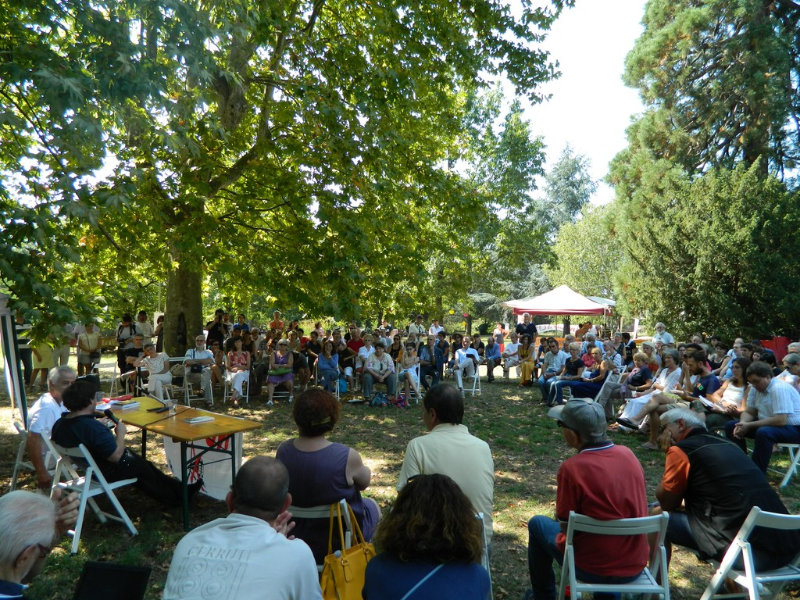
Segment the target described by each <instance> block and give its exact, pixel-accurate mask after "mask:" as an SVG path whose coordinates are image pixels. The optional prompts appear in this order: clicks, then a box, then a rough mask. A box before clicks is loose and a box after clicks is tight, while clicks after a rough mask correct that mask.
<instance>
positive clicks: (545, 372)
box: [539, 338, 569, 402]
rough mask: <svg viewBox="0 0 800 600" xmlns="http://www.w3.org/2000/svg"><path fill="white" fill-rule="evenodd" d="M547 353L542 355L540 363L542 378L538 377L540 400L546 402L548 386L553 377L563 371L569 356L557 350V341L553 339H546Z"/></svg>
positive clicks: (548, 394)
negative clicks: (540, 392) (542, 360)
mask: <svg viewBox="0 0 800 600" xmlns="http://www.w3.org/2000/svg"><path fill="white" fill-rule="evenodd" d="M545 341H546V344H547V347H548V351H547V353H546V354H545V355H544V362H543V363H542V376H541V377H539V389H540V390H541V391H542V399H543V400H544V401H545V402H547V398H548V397H549V396H550V384H551V383H553V381H554V379H553V378H554V377H555V376H556V375H560V374H561V371H563V370H564V365H565V364H566V362H567V359H568V358H569V354H567V353H566V352H564V351H563V350H559V349H558V341H557V340H556V339H555V338H547V340H545Z"/></svg>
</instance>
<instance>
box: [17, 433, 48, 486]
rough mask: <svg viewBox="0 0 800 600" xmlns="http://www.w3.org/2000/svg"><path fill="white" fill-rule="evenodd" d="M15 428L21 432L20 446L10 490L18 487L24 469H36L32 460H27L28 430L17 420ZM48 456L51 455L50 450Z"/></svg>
mask: <svg viewBox="0 0 800 600" xmlns="http://www.w3.org/2000/svg"><path fill="white" fill-rule="evenodd" d="M14 429H16V430H17V433H18V434H19V446H17V458H16V459H15V460H14V470H13V471H12V473H11V486H10V487H9V488H8V491H9V492H13V491H14V490H15V489H16V487H17V476H18V475H19V472H20V471H21V470H22V469H25V470H26V471H35V470H36V469H35V468H34V466H33V463H32V462H31V461H29V460H25V450H26V448H27V445H28V432H27V431H26V430H25V428H24V427H23V426H22V425H21V424H20V423H18V422H17V421H14ZM47 456H48V457H49V456H50V453H49V452H48V453H47ZM45 461H47V458H45ZM45 464H47V462H45Z"/></svg>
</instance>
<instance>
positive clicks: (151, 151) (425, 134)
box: [0, 0, 568, 347]
mask: <svg viewBox="0 0 800 600" xmlns="http://www.w3.org/2000/svg"><path fill="white" fill-rule="evenodd" d="M565 4H568V2H562V1H561V0H554V1H553V2H551V3H550V4H548V5H544V6H542V5H538V4H537V5H536V6H534V4H533V3H532V2H529V1H527V0H525V1H523V2H522V13H521V15H520V16H519V17H516V18H515V17H514V16H512V14H511V11H510V9H509V8H508V7H507V6H505V5H503V4H501V3H500V2H497V1H494V0H471V1H469V2H461V3H458V4H454V3H450V2H433V3H430V2H428V3H424V4H422V5H420V4H418V3H406V2H385V1H380V2H378V1H375V2H354V1H352V0H315V1H293V2H288V1H287V2H274V3H271V4H256V5H253V4H252V3H250V2H244V1H239V0H230V1H226V2H223V3H215V4H213V5H209V4H206V3H197V2H178V1H174V2H166V3H165V2H154V1H152V0H106V1H101V2H85V1H82V0H76V1H75V2H68V3H67V2H63V3H47V2H34V3H30V2H26V3H22V2H19V1H18V0H3V3H2V6H3V9H4V10H2V11H0V13H2V15H3V16H2V17H0V24H1V25H2V30H3V31H4V33H3V34H2V35H3V38H2V40H3V43H2V52H3V56H4V60H3V63H2V67H0V68H2V71H1V72H0V75H1V77H0V79H2V83H0V94H1V95H0V97H1V98H2V115H1V116H0V127H2V129H0V135H2V142H3V143H2V148H3V150H2V154H1V155H0V156H1V157H2V158H1V160H2V163H0V169H2V175H3V196H2V200H3V202H2V205H0V207H1V208H2V210H3V214H2V217H3V223H4V227H10V226H12V225H14V226H18V228H19V231H18V233H16V234H15V235H14V236H12V237H8V238H4V241H3V247H2V257H3V260H4V261H5V263H4V264H3V284H4V285H5V287H6V288H7V289H8V290H9V291H10V292H11V293H12V295H13V296H14V297H15V298H16V299H17V302H18V303H19V305H20V306H28V307H34V308H35V309H36V310H38V311H39V312H40V313H42V314H46V315H52V314H54V313H55V312H57V311H61V312H62V313H64V312H65V311H66V310H67V309H75V308H79V309H83V310H84V311H85V312H86V314H88V313H89V312H91V311H92V310H95V311H96V310H97V306H98V298H103V296H102V292H103V287H102V285H99V284H97V285H96V284H95V283H91V284H87V285H86V286H85V287H86V288H88V289H90V291H91V293H92V294H94V295H95V296H94V298H91V297H90V298H86V299H85V300H86V302H85V303H82V304H76V299H75V298H74V297H72V296H69V297H68V296H67V295H66V293H64V294H62V293H61V292H66V291H67V290H72V289H73V287H74V286H72V285H67V284H68V283H69V282H68V281H67V280H62V281H59V280H58V278H54V277H52V273H51V272H50V271H48V269H53V268H58V265H60V264H63V265H64V267H62V268H63V270H65V271H66V270H68V269H70V268H73V267H74V266H75V265H81V264H82V261H83V260H84V259H85V260H86V265H85V266H86V267H87V272H85V273H83V279H91V278H92V277H94V278H96V279H99V280H100V281H101V282H103V285H110V286H113V287H114V288H115V289H118V287H117V283H118V282H119V281H120V280H124V279H125V278H126V277H131V276H133V275H134V274H146V275H147V276H148V277H152V278H153V279H154V280H163V279H166V280H167V293H166V296H167V306H168V310H167V327H166V328H165V335H166V340H165V341H166V343H167V345H168V347H172V346H175V345H178V346H179V345H180V343H181V342H182V341H183V339H184V338H182V337H181V336H185V335H186V331H185V330H184V331H180V329H179V323H182V322H185V323H187V327H188V328H189V329H196V328H198V327H199V326H200V324H201V321H202V315H201V312H202V305H201V293H202V285H203V282H204V281H205V280H210V281H212V282H213V284H214V285H215V286H216V287H218V288H224V289H226V290H228V292H226V293H227V294H228V295H229V297H230V298H231V299H233V300H235V301H237V302H246V301H247V300H248V299H249V298H252V296H253V294H259V293H263V295H265V296H269V297H273V298H279V299H280V302H281V303H283V304H284V305H294V306H298V307H303V308H304V309H306V310H309V311H316V312H318V313H328V314H337V315H342V316H351V315H355V314H358V312H359V310H361V309H371V308H373V307H375V306H380V305H382V304H385V303H388V302H391V301H394V298H395V297H396V296H397V295H398V287H402V285H403V282H408V281H418V280H421V279H426V280H431V279H432V278H433V277H435V273H436V272H435V271H431V270H430V259H431V257H434V256H435V257H441V258H442V259H444V260H448V259H449V260H451V261H456V264H457V262H458V260H459V258H460V257H462V256H463V254H464V251H465V248H467V247H469V239H466V240H465V243H462V242H460V240H461V236H460V235H459V233H460V232H471V231H472V223H474V222H475V221H476V220H478V219H479V218H480V217H481V216H484V215H486V214H487V210H489V209H490V208H491V206H492V204H491V203H492V202H496V201H497V200H498V196H497V195H496V194H495V195H492V194H489V195H488V196H487V195H486V194H484V193H478V194H476V193H475V192H476V184H475V182H474V181H470V179H469V178H465V177H462V176H461V175H459V173H458V172H456V171H454V170H452V169H450V168H449V163H448V161H449V160H452V159H454V158H457V157H459V156H461V155H462V153H463V140H464V139H465V133H466V129H467V128H468V119H467V113H468V110H469V106H468V98H469V97H470V95H471V94H474V92H475V91H476V90H479V89H481V88H483V87H485V86H486V85H487V83H488V82H489V80H490V78H492V77H494V76H497V75H500V74H502V75H503V76H505V77H507V78H508V79H509V80H510V81H511V82H512V83H513V84H514V85H515V87H516V89H517V91H518V92H520V93H524V94H526V95H528V97H529V98H530V99H532V100H534V101H535V100H538V99H539V92H538V85H539V84H540V83H542V82H544V81H546V80H547V79H549V78H551V77H553V76H554V74H555V69H554V67H553V65H552V64H550V63H549V62H548V59H547V56H546V54H545V53H544V52H543V51H541V50H540V49H538V47H537V43H538V42H539V41H541V39H542V36H543V35H544V32H545V31H546V30H547V28H548V27H549V26H550V24H551V23H552V22H553V20H554V19H555V18H556V16H557V15H558V12H559V11H560V10H561V9H562V7H563V6H564V5H565ZM501 150H503V149H502V148H501ZM504 151H505V152H506V153H513V152H514V149H513V148H506V149H505V150H504ZM504 172H505V173H506V174H507V175H508V176H509V177H514V176H518V175H520V173H516V175H514V174H513V172H512V171H511V170H510V169H507V170H505V171H504ZM509 185H511V184H509ZM487 201H488V202H489V203H490V204H488V205H487ZM37 214H38V215H39V217H38V220H37ZM465 237H466V238H469V236H465ZM81 240H83V241H82V242H81ZM87 247H88V248H90V249H91V250H92V252H84V249H85V248H87ZM419 249H424V251H422V252H420V251H419ZM37 253H39V254H40V255H41V258H43V259H44V260H43V261H41V262H44V263H45V264H47V265H48V266H47V267H46V268H45V267H42V266H40V265H39V264H37V259H36V258H35V257H36V255H37ZM53 265H56V266H55V267H54V266H53ZM97 268H102V269H103V272H102V273H95V274H94V275H93V274H92V270H93V269H97ZM14 273H17V274H19V273H26V274H27V279H26V280H25V281H23V280H22V277H21V276H19V275H14ZM36 286H38V287H36ZM261 290H264V291H265V293H264V292H261ZM108 291H109V290H107V289H106V292H108ZM400 291H401V293H400V294H399V296H400V297H401V298H402V297H403V296H404V294H403V293H402V290H400ZM422 291H427V290H425V288H424V287H423V288H422ZM419 292H420V287H419V286H417V287H415V288H414V289H410V290H409V291H408V295H409V296H411V295H412V294H413V295H414V296H415V297H414V298H413V301H414V302H415V303H418V302H419V301H420V296H419ZM422 298H430V295H425V294H423V295H422ZM106 300H107V299H106ZM402 303H403V302H402V300H400V301H399V303H398V304H400V305H402Z"/></svg>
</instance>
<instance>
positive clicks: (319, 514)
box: [286, 498, 353, 573]
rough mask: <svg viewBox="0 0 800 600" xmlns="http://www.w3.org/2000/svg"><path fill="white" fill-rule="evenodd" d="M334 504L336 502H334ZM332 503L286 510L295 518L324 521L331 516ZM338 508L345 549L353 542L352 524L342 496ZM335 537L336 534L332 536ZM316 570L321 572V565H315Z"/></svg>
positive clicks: (293, 507)
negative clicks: (342, 526) (342, 523)
mask: <svg viewBox="0 0 800 600" xmlns="http://www.w3.org/2000/svg"><path fill="white" fill-rule="evenodd" d="M334 504H336V503H334ZM334 504H319V505H317V506H308V507H302V506H290V507H289V508H287V509H286V510H288V511H289V512H290V513H292V517H294V518H296V519H325V521H326V522H329V521H330V518H331V506H333V505H334ZM338 504H339V509H340V510H341V511H342V520H343V521H344V524H345V527H346V531H345V532H344V545H345V548H344V549H347V548H349V547H350V546H352V544H353V524H352V523H351V522H350V511H349V510H347V501H346V500H345V499H344V498H342V499H341V500H339V502H338ZM334 538H336V536H334ZM317 570H318V571H319V572H320V573H321V572H322V565H317Z"/></svg>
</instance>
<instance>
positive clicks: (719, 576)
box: [700, 506, 800, 600]
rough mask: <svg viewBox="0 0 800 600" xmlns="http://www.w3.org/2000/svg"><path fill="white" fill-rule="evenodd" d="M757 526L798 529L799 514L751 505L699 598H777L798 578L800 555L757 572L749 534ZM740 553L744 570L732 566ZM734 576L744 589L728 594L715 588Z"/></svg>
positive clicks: (799, 525)
mask: <svg viewBox="0 0 800 600" xmlns="http://www.w3.org/2000/svg"><path fill="white" fill-rule="evenodd" d="M756 527H763V528H766V529H783V530H798V529H800V515H781V514H778V513H771V512H766V511H763V510H761V509H760V508H758V507H757V506H754V507H753V508H752V509H751V510H750V514H749V515H747V518H746V519H745V520H744V523H742V527H741V528H740V529H739V533H737V534H736V537H735V538H733V541H732V542H731V545H730V547H728V551H727V552H725V556H724V557H723V559H722V562H721V563H719V566H718V567H717V571H716V572H715V573H714V576H713V577H712V578H711V581H710V582H709V584H708V586H707V587H706V589H705V591H704V592H703V595H702V597H701V599H700V600H713V599H714V598H750V600H759V598H777V597H778V595H779V594H780V593H781V590H783V586H785V585H786V584H787V583H788V582H789V581H799V580H800V568H799V565H800V554H798V555H797V556H795V557H794V559H793V560H792V562H791V563H789V564H788V565H786V566H785V567H781V568H780V569H774V570H772V571H762V572H761V573H758V572H756V570H755V565H754V563H753V549H752V547H751V546H750V542H749V538H750V534H751V533H752V532H753V530H754V529H755V528H756ZM740 554H741V555H742V558H743V560H744V570H743V571H739V570H737V569H734V568H733V563H735V562H736V560H737V559H738V558H739V555H740ZM728 578H730V579H733V581H735V582H736V583H738V584H739V585H740V586H742V587H743V588H745V589H746V590H747V591H746V592H741V593H738V594H735V593H734V594H731V593H727V592H725V591H724V590H723V592H722V593H719V592H718V590H719V588H720V587H721V586H722V584H723V583H724V582H725V580H726V579H728Z"/></svg>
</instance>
